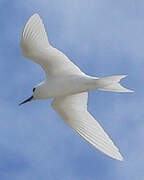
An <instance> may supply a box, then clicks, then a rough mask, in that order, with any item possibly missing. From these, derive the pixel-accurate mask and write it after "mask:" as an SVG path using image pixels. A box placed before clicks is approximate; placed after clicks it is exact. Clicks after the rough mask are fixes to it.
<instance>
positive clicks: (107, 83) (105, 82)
mask: <svg viewBox="0 0 144 180" xmlns="http://www.w3.org/2000/svg"><path fill="white" fill-rule="evenodd" d="M126 76H127V75H117V76H108V77H104V78H100V79H98V80H97V81H99V82H98V83H99V85H100V88H98V89H99V90H103V91H113V92H133V91H132V90H130V89H127V88H125V87H123V86H122V85H121V84H120V80H121V79H123V78H125V77H126Z"/></svg>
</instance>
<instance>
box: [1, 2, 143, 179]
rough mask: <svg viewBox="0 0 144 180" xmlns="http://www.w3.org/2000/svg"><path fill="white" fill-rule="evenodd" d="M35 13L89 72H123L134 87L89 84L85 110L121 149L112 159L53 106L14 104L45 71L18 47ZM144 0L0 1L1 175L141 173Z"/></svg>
mask: <svg viewBox="0 0 144 180" xmlns="http://www.w3.org/2000/svg"><path fill="white" fill-rule="evenodd" d="M35 12H37V13H39V14H40V16H41V17H42V18H43V21H44V24H45V26H46V29H47V32H48V35H49V40H50V42H51V44H52V45H53V46H55V47H56V48H58V49H60V50H62V51H63V52H64V53H66V55H67V56H68V57H69V58H70V59H71V60H72V61H73V62H74V63H76V64H77V65H78V66H79V67H80V68H81V69H82V70H83V71H84V72H85V73H87V74H89V75H92V76H99V77H103V76H107V75H116V74H128V77H127V78H126V79H124V80H123V81H122V84H123V85H125V86H126V87H128V88H131V89H133V90H135V93H112V92H103V91H94V92H90V94H89V107H88V108H89V111H90V112H91V113H92V114H93V115H94V116H95V117H96V119H98V120H99V122H100V123H101V125H102V126H103V127H104V128H105V130H106V131H107V132H108V134H109V135H110V136H111V137H112V139H113V140H114V142H115V143H116V144H117V146H118V147H119V148H120V150H121V153H122V154H123V156H124V158H125V160H124V161H123V162H119V161H116V160H113V159H111V158H109V157H107V156H106V155H104V154H102V153H101V152H99V151H98V150H96V149H95V148H94V147H93V146H91V145H89V144H88V143H87V142H85V141H84V140H83V139H82V138H81V137H80V136H79V135H77V134H76V133H75V132H74V131H73V130H71V129H70V128H69V127H68V126H67V125H66V124H64V122H63V121H62V120H61V118H60V117H59V116H58V115H57V114H56V113H55V112H54V110H53V109H52V108H51V106H50V103H51V100H45V101H35V102H31V103H28V104H25V105H23V106H21V107H19V106H18V104H19V103H20V102H21V101H23V100H24V99H25V98H27V97H29V96H31V94H32V88H33V87H34V86H35V85H36V84H38V83H39V82H41V81H42V80H43V79H44V78H45V75H44V72H43V71H42V69H41V68H40V66H38V65H37V64H35V63H33V62H31V61H28V60H26V59H25V58H24V57H23V56H22V54H21V49H20V46H19V44H20V38H21V32H22V29H23V26H24V24H25V23H26V21H27V20H28V18H29V17H30V16H31V15H33V13H35ZM143 74H144V1H142V0H139V1H138V0H121V1H117V0H109V1H107V0H99V1H98V0H91V1H89V0H78V1H77V0H60V1H59V0H53V1H50V0H41V1H40V0H21V1H18V0H13V1H10V0H0V84H1V85H0V86H1V88H0V180H25V179H30V180H47V179H51V180H121V179H125V180H143V178H144V93H143V89H144V75H143Z"/></svg>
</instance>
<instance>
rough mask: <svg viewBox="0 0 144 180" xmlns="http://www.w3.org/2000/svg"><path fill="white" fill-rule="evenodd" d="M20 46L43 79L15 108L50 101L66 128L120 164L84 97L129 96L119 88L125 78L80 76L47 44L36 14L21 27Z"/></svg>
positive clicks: (60, 53) (112, 143)
mask: <svg viewBox="0 0 144 180" xmlns="http://www.w3.org/2000/svg"><path fill="white" fill-rule="evenodd" d="M20 46H21V49H22V54H23V56H24V57H25V58H27V59H30V60H32V61H33V62H35V63H37V64H39V65H40V66H41V67H42V68H43V70H44V71H45V75H46V78H45V80H44V81H42V82H41V83H39V84H38V85H36V86H35V87H34V88H33V93H32V96H31V97H30V98H28V99H26V100H25V101H23V102H21V103H20V104H19V105H22V104H24V103H27V102H30V101H33V100H37V99H50V98H53V101H52V103H51V106H52V107H53V109H54V110H55V111H56V112H57V113H58V114H59V115H60V117H61V118H62V119H63V121H64V122H65V123H66V124H67V125H68V126H70V127H71V128H72V129H73V130H74V131H76V132H77V133H78V134H79V135H80V136H81V137H83V138H84V139H85V140H86V141H87V142H88V143H90V144H91V145H93V146H94V147H95V148H97V149H98V150H100V151H101V152H103V153H104V154H106V155H107V156H109V157H111V158H113V159H116V160H120V161H122V160H123V156H122V154H121V153H120V150H119V149H118V147H117V146H116V145H115V144H114V142H113V141H112V139H111V138H110V136H109V135H108V134H107V133H106V132H105V130H104V129H103V127H102V126H101V125H100V123H99V122H98V121H97V120H96V119H95V118H94V117H93V116H92V115H91V114H90V113H89V111H88V109H87V106H88V93H89V91H92V90H104V91H113V92H133V91H132V90H130V89H127V88H125V87H123V86H122V85H121V84H120V80H121V79H123V78H125V77H126V75H114V76H107V77H102V78H99V77H92V76H89V75H87V74H86V73H84V72H82V71H81V70H80V68H79V67H78V66H76V65H75V64H74V63H73V62H72V61H71V60H70V59H69V58H68V57H67V56H66V55H65V54H64V53H63V52H61V51H60V50H58V49H56V48H55V47H53V46H52V45H51V44H50V42H49V40H48V35H47V32H46V29H45V26H44V23H43V20H42V18H41V17H40V15H39V14H38V13H35V14H33V15H32V16H31V17H30V18H29V19H28V21H27V23H26V24H25V26H24V28H23V32H22V37H21V41H20Z"/></svg>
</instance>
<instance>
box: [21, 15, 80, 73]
mask: <svg viewBox="0 0 144 180" xmlns="http://www.w3.org/2000/svg"><path fill="white" fill-rule="evenodd" d="M20 45H21V48H22V53H23V55H24V57H26V58H29V59H31V60H32V61H34V62H36V63H38V64H40V65H41V66H42V68H43V69H44V71H45V72H46V75H47V76H61V75H62V76H64V75H72V74H83V73H82V72H81V71H80V69H79V68H78V67H77V66H76V65H75V64H73V63H72V62H71V61H70V60H69V58H68V57H67V56H65V55H64V54H63V53H62V52H61V51H59V50H57V49H56V48H54V47H52V46H51V45H50V44H49V41H48V36H47V33H46V30H45V27H44V24H43V22H42V19H41V18H40V16H39V15H38V14H34V15H33V16H32V17H30V19H29V20H28V22H27V23H26V25H25V27H24V29H23V33H22V38H21V43H20Z"/></svg>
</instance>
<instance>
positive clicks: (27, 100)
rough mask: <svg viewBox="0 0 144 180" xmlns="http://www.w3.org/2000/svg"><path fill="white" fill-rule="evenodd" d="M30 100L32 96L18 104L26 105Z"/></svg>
mask: <svg viewBox="0 0 144 180" xmlns="http://www.w3.org/2000/svg"><path fill="white" fill-rule="evenodd" d="M32 99H33V96H31V97H30V98H28V99H26V100H25V101H23V102H22V103H20V104H19V106H20V105H22V104H25V103H27V102H29V101H31V100H32Z"/></svg>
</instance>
